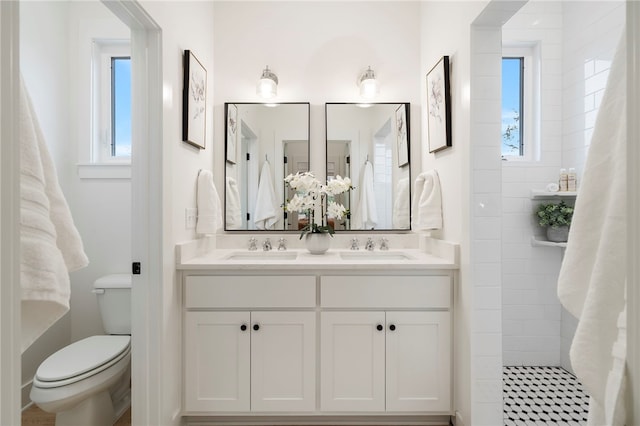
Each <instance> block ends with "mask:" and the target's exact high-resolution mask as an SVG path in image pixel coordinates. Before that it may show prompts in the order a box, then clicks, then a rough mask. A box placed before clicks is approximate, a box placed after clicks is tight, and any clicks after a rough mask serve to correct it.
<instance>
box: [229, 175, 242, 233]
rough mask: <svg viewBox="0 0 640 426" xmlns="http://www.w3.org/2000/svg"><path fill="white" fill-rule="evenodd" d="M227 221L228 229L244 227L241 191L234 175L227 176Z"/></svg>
mask: <svg viewBox="0 0 640 426" xmlns="http://www.w3.org/2000/svg"><path fill="white" fill-rule="evenodd" d="M226 221H227V229H242V208H241V207H240V191H238V182H236V180H235V179H234V178H232V177H227V207H226Z"/></svg>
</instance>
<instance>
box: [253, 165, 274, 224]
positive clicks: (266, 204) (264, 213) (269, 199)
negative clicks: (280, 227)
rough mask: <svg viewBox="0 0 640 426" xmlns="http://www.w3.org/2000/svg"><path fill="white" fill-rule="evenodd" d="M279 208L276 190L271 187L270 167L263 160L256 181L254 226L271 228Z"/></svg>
mask: <svg viewBox="0 0 640 426" xmlns="http://www.w3.org/2000/svg"><path fill="white" fill-rule="evenodd" d="M279 210H280V209H278V200H277V199H276V192H275V190H274V189H273V179H271V167H270V166H269V162H268V161H265V162H264V164H263V165H262V170H261V171H260V179H259V181H258V196H257V198H256V210H255V213H254V216H255V217H254V219H253V221H254V223H255V224H256V228H257V229H267V230H268V229H273V225H275V224H276V222H277V221H278V214H279Z"/></svg>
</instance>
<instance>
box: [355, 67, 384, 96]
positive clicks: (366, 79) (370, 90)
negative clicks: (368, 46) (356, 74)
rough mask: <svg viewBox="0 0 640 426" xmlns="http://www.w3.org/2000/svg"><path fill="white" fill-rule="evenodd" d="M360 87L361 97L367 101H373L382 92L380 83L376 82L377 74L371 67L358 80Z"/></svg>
mask: <svg viewBox="0 0 640 426" xmlns="http://www.w3.org/2000/svg"><path fill="white" fill-rule="evenodd" d="M358 85H359V86H360V96H362V97H363V98H365V99H373V98H375V97H376V95H377V94H378V92H379V91H380V83H378V80H376V73H375V72H373V70H372V69H371V67H369V68H368V69H367V70H366V71H365V72H363V73H362V75H361V76H360V79H359V80H358Z"/></svg>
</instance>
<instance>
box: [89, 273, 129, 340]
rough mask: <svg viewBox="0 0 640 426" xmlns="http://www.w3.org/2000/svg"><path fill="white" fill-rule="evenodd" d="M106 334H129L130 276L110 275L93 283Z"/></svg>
mask: <svg viewBox="0 0 640 426" xmlns="http://www.w3.org/2000/svg"><path fill="white" fill-rule="evenodd" d="M93 292H94V293H95V294H96V295H97V297H98V308H99V309H100V316H101V317H102V323H103V325H104V331H105V332H106V333H107V334H131V274H112V275H105V276H104V277H100V278H98V279H97V280H96V281H95V282H94V283H93Z"/></svg>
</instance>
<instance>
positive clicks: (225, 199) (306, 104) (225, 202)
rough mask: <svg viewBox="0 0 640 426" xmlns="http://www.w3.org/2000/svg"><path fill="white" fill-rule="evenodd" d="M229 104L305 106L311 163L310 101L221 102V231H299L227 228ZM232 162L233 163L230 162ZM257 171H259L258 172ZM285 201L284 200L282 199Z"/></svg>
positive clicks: (290, 231) (293, 231) (294, 230)
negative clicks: (222, 123)
mask: <svg viewBox="0 0 640 426" xmlns="http://www.w3.org/2000/svg"><path fill="white" fill-rule="evenodd" d="M229 105H264V106H268V105H301V106H306V107H307V145H308V146H307V163H308V164H309V165H310V164H311V103H310V102H242V101H239V102H225V103H224V104H223V108H224V152H223V165H224V183H223V185H224V205H223V212H222V215H223V217H224V227H223V231H224V232H225V233H227V232H228V233H248V232H254V233H255V232H259V233H272V234H281V233H300V231H299V230H297V229H228V228H227V183H226V182H227V165H228V164H229V162H228V161H227V149H228V147H229V145H228V144H229V141H228V135H229V134H228V130H227V124H228V120H229V117H228V114H229V112H228V111H229ZM232 164H233V163H232ZM235 164H237V162H236V163H235ZM258 173H259V172H258ZM283 202H286V200H283ZM242 219H243V221H246V217H245V218H242Z"/></svg>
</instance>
